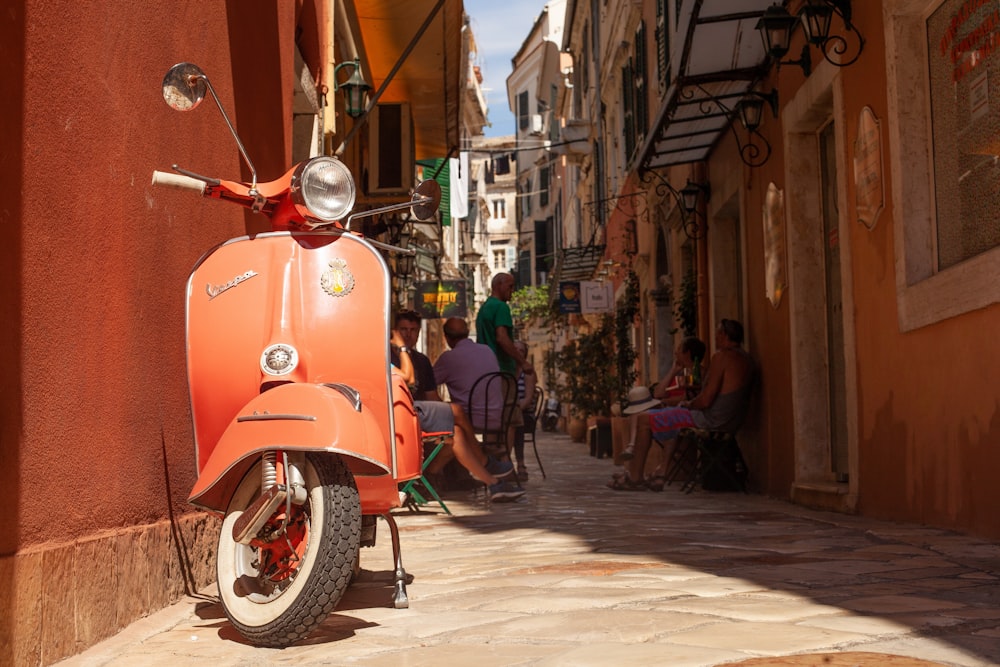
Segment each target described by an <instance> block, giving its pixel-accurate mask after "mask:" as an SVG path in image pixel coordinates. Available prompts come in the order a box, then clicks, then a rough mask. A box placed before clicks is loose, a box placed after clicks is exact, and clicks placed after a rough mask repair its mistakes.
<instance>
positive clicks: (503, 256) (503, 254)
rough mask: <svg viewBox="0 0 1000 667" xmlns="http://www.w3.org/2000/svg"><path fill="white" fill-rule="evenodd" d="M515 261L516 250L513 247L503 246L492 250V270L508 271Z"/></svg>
mask: <svg viewBox="0 0 1000 667" xmlns="http://www.w3.org/2000/svg"><path fill="white" fill-rule="evenodd" d="M516 259H517V249H516V248H514V247H513V246H509V245H508V246H503V247H501V248H494V249H493V270H494V271H510V270H511V269H512V268H513V267H514V263H515V261H516Z"/></svg>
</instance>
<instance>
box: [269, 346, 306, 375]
mask: <svg viewBox="0 0 1000 667" xmlns="http://www.w3.org/2000/svg"><path fill="white" fill-rule="evenodd" d="M298 365H299V353H298V351H296V349H295V348H294V347H292V346H291V345H284V344H282V343H278V344H276V345H270V346H268V348H267V349H266V350H264V353H263V354H261V355H260V369H261V370H262V371H264V372H265V373H267V374H268V375H285V374H286V373H291V372H292V371H293V370H295V367H296V366H298Z"/></svg>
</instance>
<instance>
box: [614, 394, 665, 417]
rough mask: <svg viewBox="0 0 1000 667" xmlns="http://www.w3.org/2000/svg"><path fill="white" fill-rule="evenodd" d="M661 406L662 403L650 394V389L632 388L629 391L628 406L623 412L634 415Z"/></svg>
mask: <svg viewBox="0 0 1000 667" xmlns="http://www.w3.org/2000/svg"><path fill="white" fill-rule="evenodd" d="M659 405H660V401H659V400H658V399H655V398H653V396H652V395H651V394H650V393H649V387H632V388H631V389H629V390H628V406H627V407H626V408H625V409H624V410H622V412H623V413H624V414H626V415H634V414H636V413H638V412H645V411H646V410H649V409H650V408H655V407H658V406H659Z"/></svg>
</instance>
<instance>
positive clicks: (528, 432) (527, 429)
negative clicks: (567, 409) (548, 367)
mask: <svg viewBox="0 0 1000 667" xmlns="http://www.w3.org/2000/svg"><path fill="white" fill-rule="evenodd" d="M534 396H535V400H534V405H532V407H531V413H532V419H531V421H530V423H529V422H528V420H527V419H526V420H525V422H524V444H528V442H531V448H532V449H533V450H535V461H537V462H538V469H539V470H540V471H541V472H542V479H548V478H547V477H546V476H545V468H543V467H542V459H541V458H539V456H538V444H537V442H536V441H535V429H537V428H538V421H539V420H540V419H541V418H542V407H543V406H544V405H545V391H544V390H543V389H542V388H541V387H539V386H535V392H534Z"/></svg>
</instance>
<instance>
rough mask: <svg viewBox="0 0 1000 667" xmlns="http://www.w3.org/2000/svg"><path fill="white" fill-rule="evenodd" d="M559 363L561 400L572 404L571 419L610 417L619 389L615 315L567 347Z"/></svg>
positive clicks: (558, 358)
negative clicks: (614, 398)
mask: <svg viewBox="0 0 1000 667" xmlns="http://www.w3.org/2000/svg"><path fill="white" fill-rule="evenodd" d="M556 364H557V366H558V367H559V370H560V371H562V373H563V377H564V382H563V384H562V385H560V387H559V389H560V400H562V401H563V402H564V403H568V404H569V405H570V412H571V416H574V417H576V418H578V419H581V420H584V423H585V420H586V419H587V417H596V416H602V417H606V416H608V415H610V413H611V402H612V398H613V397H614V396H615V395H616V394H617V390H618V378H617V375H616V373H615V354H614V318H613V317H612V316H611V315H605V316H604V317H602V318H601V324H600V326H598V327H597V328H596V329H594V330H593V331H591V332H590V333H585V334H582V335H580V336H579V337H577V339H576V340H573V341H570V342H569V343H567V344H566V345H564V346H563V348H562V350H560V351H559V353H558V354H557V356H556ZM570 435H575V434H573V433H571V434H570ZM574 439H576V438H574Z"/></svg>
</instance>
